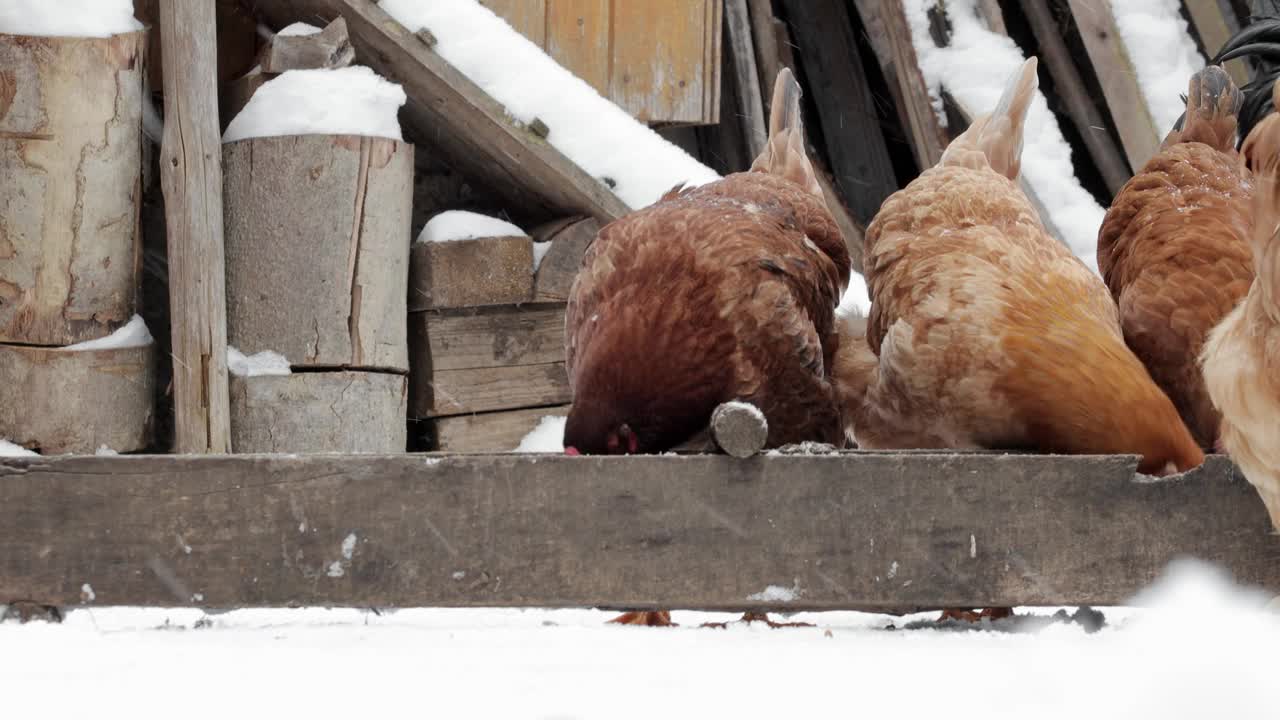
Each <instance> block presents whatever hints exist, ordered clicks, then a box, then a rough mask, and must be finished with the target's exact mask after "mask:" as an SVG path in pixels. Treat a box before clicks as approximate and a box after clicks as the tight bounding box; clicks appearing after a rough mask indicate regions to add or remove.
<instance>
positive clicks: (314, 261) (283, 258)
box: [223, 135, 413, 372]
mask: <svg viewBox="0 0 1280 720" xmlns="http://www.w3.org/2000/svg"><path fill="white" fill-rule="evenodd" d="M223 152H224V158H225V161H224V162H225V165H226V176H225V188H226V189H225V193H226V226H227V336H228V342H229V343H230V344H231V345H232V346H234V347H236V348H238V349H239V350H240V351H242V352H244V353H245V354H246V355H251V354H253V353H257V352H260V351H262V350H274V351H275V352H278V353H280V354H282V355H284V356H285V357H286V358H288V359H289V362H290V363H292V364H293V365H295V366H298V365H301V366H308V365H309V366H326V367H352V368H377V369H389V370H396V371H400V372H407V371H408V369H409V366H408V346H407V343H406V339H405V313H406V312H407V309H406V298H407V293H408V278H409V239H410V236H409V218H410V212H411V204H412V201H413V195H412V193H413V146H412V145H409V144H407V143H404V142H399V141H395V140H389V139H386V138H372V137H356V136H347V135H344V136H330V135H299V136H288V137H271V138H253V139H249V140H242V141H239V142H234V143H229V144H227V145H226V146H225V147H224V151H223Z"/></svg>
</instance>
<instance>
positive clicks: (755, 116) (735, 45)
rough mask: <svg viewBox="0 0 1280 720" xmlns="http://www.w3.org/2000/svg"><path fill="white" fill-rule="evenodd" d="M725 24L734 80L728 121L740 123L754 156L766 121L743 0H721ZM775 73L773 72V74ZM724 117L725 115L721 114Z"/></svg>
mask: <svg viewBox="0 0 1280 720" xmlns="http://www.w3.org/2000/svg"><path fill="white" fill-rule="evenodd" d="M724 2H725V5H724V13H725V20H726V22H725V28H726V30H727V31H728V34H729V44H730V45H731V46H732V50H731V52H726V53H725V54H724V57H725V58H726V59H728V58H733V72H734V73H735V77H736V80H737V83H736V84H735V85H734V87H735V89H736V90H737V94H738V97H737V101H738V112H739V117H737V118H732V119H731V121H733V122H738V123H740V124H741V126H742V131H743V132H742V134H743V136H744V138H745V140H746V143H747V154H749V155H750V156H751V157H753V158H754V157H757V156H759V155H760V153H761V152H762V151H763V150H764V145H765V140H767V139H768V137H769V122H768V119H767V118H766V117H765V114H764V103H763V102H762V101H761V98H760V73H759V71H758V70H757V69H756V50H755V43H754V41H753V40H752V37H751V16H750V14H749V13H748V10H747V0H724ZM775 76H776V74H775ZM725 119H727V118H725Z"/></svg>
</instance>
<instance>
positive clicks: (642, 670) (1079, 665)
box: [0, 567, 1280, 720]
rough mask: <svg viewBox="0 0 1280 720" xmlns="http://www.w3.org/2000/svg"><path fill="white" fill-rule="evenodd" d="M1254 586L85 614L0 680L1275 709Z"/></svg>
mask: <svg viewBox="0 0 1280 720" xmlns="http://www.w3.org/2000/svg"><path fill="white" fill-rule="evenodd" d="M469 580H470V578H469V577H467V576H463V577H459V578H456V579H455V581H456V582H467V581H469ZM82 590H84V596H85V597H86V598H87V597H90V596H91V594H92V593H93V592H94V588H92V587H91V586H86V588H84V589H82ZM1259 600H1260V599H1259V598H1257V597H1253V596H1249V595H1247V594H1245V593H1242V592H1241V591H1240V589H1239V588H1235V587H1233V586H1231V585H1229V584H1227V583H1226V582H1224V581H1223V580H1222V579H1221V578H1220V577H1216V576H1215V575H1214V574H1213V573H1211V572H1209V571H1207V570H1206V569H1203V568H1196V567H1183V568H1178V569H1175V570H1174V571H1173V572H1171V573H1170V575H1169V576H1167V577H1166V578H1165V579H1164V580H1163V581H1162V582H1161V583H1160V584H1159V586H1157V587H1156V588H1155V589H1154V592H1153V596H1152V597H1149V598H1145V599H1143V598H1140V599H1139V600H1138V601H1139V602H1142V603H1143V604H1144V605H1146V607H1141V608H1138V607H1115V608H1102V609H1101V610H1100V614H1101V616H1102V617H1101V618H1099V617H1098V615H1099V613H1097V612H1089V611H1087V610H1086V611H1077V610H1076V609H1074V608H1059V609H1054V608H1037V609H1030V608H1020V609H1019V610H1018V616H1016V617H1015V618H1013V619H1011V620H1001V621H998V622H996V623H990V622H989V621H988V622H984V623H982V624H981V625H980V626H978V627H976V628H974V627H972V626H969V627H964V626H960V625H959V624H949V625H947V626H945V627H937V626H934V625H933V624H932V623H931V622H930V621H931V620H932V619H933V618H935V617H936V613H929V614H918V615H910V616H904V617H892V616H887V615H878V614H865V613H844V612H841V613H799V614H796V615H793V616H790V617H785V618H784V617H782V616H778V615H775V616H774V619H775V620H790V621H798V622H808V623H812V624H814V627H797V628H781V629H776V630H774V629H769V628H767V627H765V626H763V625H761V624H759V623H755V624H752V625H742V624H737V623H731V624H730V625H729V626H728V627H727V628H726V629H714V628H703V627H700V625H701V624H702V623H704V622H708V621H711V622H724V621H733V620H735V619H736V617H735V616H734V615H728V614H719V613H715V614H713V613H695V612H680V611H676V612H674V613H673V615H672V617H673V619H674V620H675V621H676V622H677V623H679V625H680V626H679V627H674V628H647V627H623V626H617V625H607V624H605V621H606V620H607V619H609V618H610V617H612V616H613V615H614V613H611V612H604V611H599V610H558V611H543V610H520V609H512V610H494V609H470V610H443V609H404V610H398V611H382V612H381V614H375V613H372V612H368V611H362V610H354V609H319V608H307V609H298V610H242V611H236V612H231V613H225V614H216V615H204V614H203V613H201V612H200V611H199V610H195V609H160V610H157V609H152V610H139V609H129V608H117V609H110V610H106V609H77V610H72V611H71V612H70V613H69V614H68V615H67V618H66V620H65V621H64V622H63V624H61V625H50V624H44V623H30V624H27V625H19V624H16V623H3V624H0V646H2V647H4V648H5V652H3V653H0V677H4V678H5V691H4V698H5V702H6V705H7V706H9V707H12V708H23V707H45V706H48V707H55V705H49V703H50V702H51V698H56V708H57V712H58V714H59V716H61V717H80V718H88V717H103V716H107V717H111V716H114V715H115V713H113V712H112V711H113V710H116V709H119V708H128V714H129V716H130V717H182V718H217V719H218V720H225V718H228V717H234V716H236V715H238V714H243V709H244V708H245V707H250V706H251V707H252V708H253V710H254V712H253V715H255V716H271V715H279V716H281V717H303V718H308V720H319V719H322V718H341V719H342V720H350V719H351V718H364V717H404V716H406V715H421V716H424V717H468V718H515V717H520V718H557V719H567V718H597V717H598V718H618V719H620V720H627V719H629V718H643V719H645V720H648V719H649V718H654V717H680V718H684V717H702V718H711V717H725V718H735V719H745V718H762V719H767V720H779V719H781V718H805V719H806V720H808V719H809V718H850V717H873V718H890V717H898V718H928V719H931V720H932V719H937V718H946V719H947V720H965V719H967V718H982V719H983V720H988V719H992V718H995V719H1001V720H1002V719H1004V718H1010V719H1014V718H1016V719H1017V720H1027V719H1028V718H1036V719H1037V720H1039V719H1042V718H1047V719H1057V718H1063V719H1064V720H1066V719H1068V718H1069V719H1070V720H1079V719H1080V718H1089V719H1090V720H1109V719H1110V718H1117V719H1120V718H1123V719H1124V720H1131V719H1132V718H1135V717H1150V718H1161V719H1162V720H1183V719H1187V720H1190V719H1192V718H1195V719H1197V720H1199V719H1200V718H1210V717H1221V718H1246V717H1271V716H1272V715H1273V714H1274V711H1275V701H1274V682H1275V677H1274V673H1275V663H1274V654H1275V648H1276V647H1280V617H1278V616H1276V615H1274V614H1270V613H1267V612H1265V611H1261V610H1260V609H1259ZM1099 620H1102V626H1101V628H1098V627H1097V623H1098V621H1099ZM317 682H319V683H320V684H319V685H317ZM198 687H200V688H212V689H214V690H215V691H213V692H198V691H197V689H196V688H198ZM69 688H71V689H73V691H72V692H68V689H69ZM197 696H198V697H197ZM104 711H105V712H104Z"/></svg>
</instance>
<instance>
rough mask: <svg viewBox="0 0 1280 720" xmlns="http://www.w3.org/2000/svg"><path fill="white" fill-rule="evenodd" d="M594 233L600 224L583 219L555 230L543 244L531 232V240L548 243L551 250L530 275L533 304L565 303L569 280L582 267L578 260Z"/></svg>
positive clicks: (592, 238)
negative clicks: (531, 275)
mask: <svg viewBox="0 0 1280 720" xmlns="http://www.w3.org/2000/svg"><path fill="white" fill-rule="evenodd" d="M598 232H600V221H598V220H596V219H595V218H583V219H579V220H575V221H574V222H571V223H569V224H567V225H564V226H562V227H559V228H558V229H557V231H556V232H554V233H550V234H548V235H547V236H546V239H545V240H542V238H540V237H539V236H538V231H537V229H535V230H534V231H533V232H532V235H533V237H534V239H535V240H539V241H542V242H550V243H551V249H549V250H547V254H546V255H544V256H543V257H542V262H541V263H540V264H539V265H538V270H537V272H535V273H534V275H533V300H534V302H566V301H567V300H568V299H569V290H570V289H571V288H572V287H573V280H574V278H576V277H578V269H579V268H581V267H582V256H583V254H585V253H586V251H587V246H588V245H590V244H591V243H592V241H594V240H595V239H596V234H597V233H598Z"/></svg>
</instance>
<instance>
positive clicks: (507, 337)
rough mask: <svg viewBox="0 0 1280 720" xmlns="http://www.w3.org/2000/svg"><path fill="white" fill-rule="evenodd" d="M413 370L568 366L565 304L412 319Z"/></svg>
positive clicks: (421, 315) (415, 315)
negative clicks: (553, 364)
mask: <svg viewBox="0 0 1280 720" xmlns="http://www.w3.org/2000/svg"><path fill="white" fill-rule="evenodd" d="M409 325H410V327H411V328H413V329H412V330H411V332H413V333H414V334H415V336H416V338H417V339H419V340H422V341H423V342H415V343H414V353H413V361H412V363H411V364H412V365H413V367H414V369H415V370H417V369H419V368H424V367H425V368H427V369H428V370H429V371H430V372H439V371H441V370H467V369H470V368H487V367H506V366H510V365H541V364H546V363H555V362H560V361H562V360H564V303H548V304H537V305H523V306H520V307H493V308H473V309H468V310H453V311H449V312H444V313H442V312H422V313H411V314H410V315H409Z"/></svg>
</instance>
